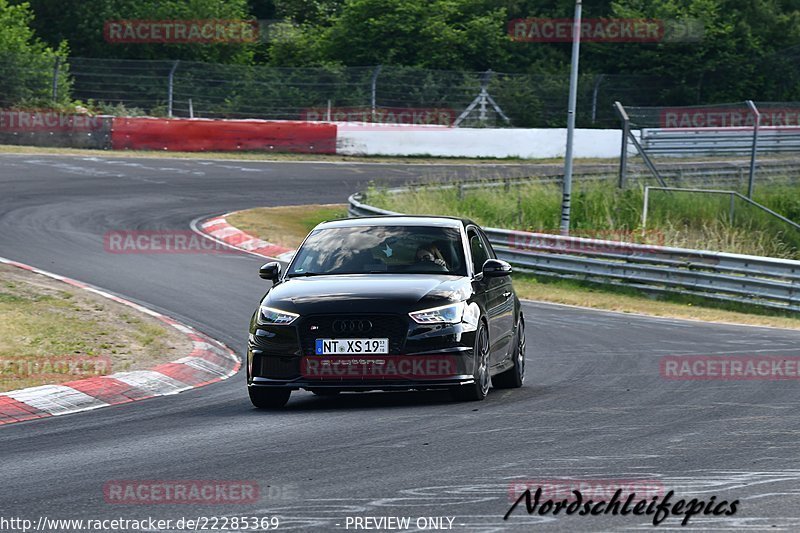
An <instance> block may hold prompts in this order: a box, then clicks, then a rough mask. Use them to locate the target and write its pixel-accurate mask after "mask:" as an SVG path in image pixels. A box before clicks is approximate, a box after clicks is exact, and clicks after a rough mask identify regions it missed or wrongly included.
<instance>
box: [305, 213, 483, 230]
mask: <svg viewBox="0 0 800 533" xmlns="http://www.w3.org/2000/svg"><path fill="white" fill-rule="evenodd" d="M470 224H474V222H472V221H471V220H468V219H466V218H456V217H444V216H427V215H420V216H414V215H385V216H375V217H358V218H343V219H339V220H330V221H327V222H322V223H320V224H319V225H317V228H316V229H322V228H348V227H355V226H436V227H443V228H458V227H461V226H468V225H470Z"/></svg>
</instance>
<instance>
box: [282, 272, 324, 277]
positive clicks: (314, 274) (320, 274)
mask: <svg viewBox="0 0 800 533" xmlns="http://www.w3.org/2000/svg"><path fill="white" fill-rule="evenodd" d="M309 276H322V273H321V272H292V273H290V274H286V277H287V278H307V277H309Z"/></svg>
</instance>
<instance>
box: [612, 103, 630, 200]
mask: <svg viewBox="0 0 800 533" xmlns="http://www.w3.org/2000/svg"><path fill="white" fill-rule="evenodd" d="M614 109H616V111H617V115H619V118H620V120H622V149H621V150H620V152H619V188H620V189H624V188H625V181H626V178H627V174H628V136H629V135H630V133H631V120H630V118H628V113H626V112H625V108H624V107H622V104H621V103H620V102H614Z"/></svg>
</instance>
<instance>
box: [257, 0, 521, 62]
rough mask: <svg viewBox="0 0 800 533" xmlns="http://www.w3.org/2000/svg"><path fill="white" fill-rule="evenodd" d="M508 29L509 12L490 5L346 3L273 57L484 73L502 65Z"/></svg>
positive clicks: (446, 0)
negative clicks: (487, 69)
mask: <svg viewBox="0 0 800 533" xmlns="http://www.w3.org/2000/svg"><path fill="white" fill-rule="evenodd" d="M326 23H327V25H326ZM505 26H506V12H505V9H504V8H497V7H494V5H493V3H492V2H491V1H490V0H403V1H400V2H399V1H397V0H348V1H347V2H346V3H345V4H344V5H343V6H341V8H340V10H339V11H338V14H336V15H333V16H331V17H330V19H325V18H324V17H323V22H322V24H319V23H316V24H315V23H312V22H310V21H307V20H306V21H305V22H304V23H303V24H301V25H299V26H297V27H295V28H294V30H293V31H294V33H292V34H289V35H288V36H287V38H286V39H284V40H283V41H282V42H278V43H275V44H274V45H273V54H272V58H273V62H274V63H275V64H281V65H285V64H287V61H296V60H298V59H299V60H302V61H304V62H306V63H317V64H322V63H325V62H338V63H342V64H346V65H362V66H363V65H378V64H393V65H408V66H417V67H428V68H438V69H452V70H484V69H486V68H489V67H490V66H492V65H495V64H497V63H498V62H500V61H502V60H503V56H504V54H505V53H506V52H505V45H506V43H507V41H508V37H507V36H506V33H505ZM309 52H310V53H309Z"/></svg>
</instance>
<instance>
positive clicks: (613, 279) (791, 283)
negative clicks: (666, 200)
mask: <svg viewBox="0 0 800 533" xmlns="http://www.w3.org/2000/svg"><path fill="white" fill-rule="evenodd" d="M401 190H402V189H401V188H395V189H392V191H394V192H400V191H401ZM348 202H349V207H348V212H349V214H350V216H352V217H362V216H375V215H397V214H400V213H396V212H393V211H388V210H385V209H379V208H377V207H373V206H371V205H368V204H366V203H365V199H364V195H363V194H362V193H356V194H353V195H351V196H350V198H349V199H348ZM484 230H485V231H486V234H487V236H488V237H489V240H490V242H491V243H492V246H493V247H494V249H495V251H496V252H497V254H498V256H499V257H500V258H501V259H504V260H506V261H508V262H510V263H511V264H512V265H514V266H515V267H516V268H517V270H520V271H523V272H530V273H534V274H539V275H545V276H556V277H560V278H570V279H580V280H587V281H593V282H597V283H604V284H611V285H619V286H626V287H633V288H636V289H641V290H648V291H659V292H669V293H678V294H686V295H694V296H703V297H706V298H713V299H716V300H725V301H732V302H740V303H746V304H753V305H759V306H763V307H769V308H773V309H783V310H788V311H800V261H792V260H787V259H776V258H769V257H758V256H748V255H739V254H730V253H723V252H710V251H704V250H690V249H684V248H670V247H665V246H654V245H648V244H634V243H625V242H617V241H605V240H600V239H586V238H579V237H563V236H560V235H551V234H545V233H530V232H523V231H515V230H506V229H499V228H484Z"/></svg>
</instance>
